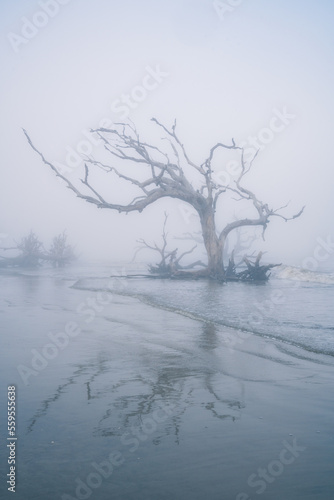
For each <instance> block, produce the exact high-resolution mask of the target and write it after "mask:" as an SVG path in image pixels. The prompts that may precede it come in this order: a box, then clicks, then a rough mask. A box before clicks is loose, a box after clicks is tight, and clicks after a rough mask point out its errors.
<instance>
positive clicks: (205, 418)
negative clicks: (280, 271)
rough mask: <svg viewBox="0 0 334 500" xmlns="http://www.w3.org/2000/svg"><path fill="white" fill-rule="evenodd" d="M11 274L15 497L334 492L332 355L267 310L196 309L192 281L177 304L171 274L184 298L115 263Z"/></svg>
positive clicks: (9, 363) (128, 498) (7, 286)
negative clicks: (243, 323)
mask: <svg viewBox="0 0 334 500" xmlns="http://www.w3.org/2000/svg"><path fill="white" fill-rule="evenodd" d="M0 281H1V294H2V301H1V328H2V363H1V368H0V370H1V380H2V384H1V393H2V396H1V398H2V401H5V400H6V390H7V386H8V385H13V384H14V385H16V388H17V412H18V417H17V418H18V428H17V438H18V439H17V463H16V466H17V484H16V493H15V495H16V496H15V498H17V499H18V500H33V499H34V500H42V499H43V500H44V499H45V498H50V499H52V500H53V499H63V500H69V499H73V498H77V499H84V498H92V499H94V500H109V499H112V498H113V499H119V500H157V499H166V500H188V499H189V500H190V499H196V500H206V499H210V500H218V499H219V500H221V499H227V500H229V499H231V500H232V499H233V500H234V499H235V500H248V499H254V498H258V497H259V498H263V499H270V500H282V499H284V500H296V499H303V500H304V499H317V500H327V499H328V500H330V499H332V497H333V491H334V474H333V468H334V432H333V417H334V411H333V410H334V398H333V390H334V389H333V368H334V361H333V356H331V355H329V354H326V353H325V352H323V353H322V352H315V350H312V349H310V348H303V347H301V346H298V345H296V342H291V343H289V342H284V341H283V340H282V339H278V338H275V337H274V336H273V335H272V332H273V331H274V330H273V329H270V321H271V320H269V319H268V321H267V329H268V331H267V335H266V334H265V332H264V334H263V335H258V334H255V333H252V332H250V331H249V330H247V331H246V330H241V329H236V328H231V327H228V326H226V325H224V324H221V323H219V322H218V321H214V318H211V319H210V318H209V317H204V315H200V314H199V315H197V316H196V315H195V314H193V315H192V313H191V311H192V309H191V304H193V303H194V300H195V297H194V296H192V295H191V294H192V292H191V290H189V298H188V301H189V307H188V308H185V307H184V304H182V302H181V299H178V303H179V304H178V305H179V310H177V307H174V308H173V307H172V306H171V303H168V301H167V300H166V287H167V288H168V294H171V295H172V296H173V297H179V296H181V295H182V294H183V295H185V289H184V288H183V287H184V286H185V285H184V284H182V285H179V284H177V283H176V284H170V283H169V284H167V285H166V287H165V285H161V287H165V288H164V289H165V292H162V291H161V288H160V289H158V288H156V289H154V286H155V287H157V285H153V284H152V285H149V287H150V288H149V289H150V290H151V292H150V293H151V294H152V295H149V292H148V291H147V292H146V293H144V292H143V289H142V288H140V286H142V287H147V286H148V285H146V284H142V285H140V283H139V282H136V284H131V283H130V284H127V288H126V289H124V286H123V285H122V282H121V280H118V282H117V284H113V285H112V286H110V281H107V277H106V276H104V277H103V276H100V277H99V278H95V279H92V278H91V277H87V276H85V277H81V278H80V279H78V276H76V277H74V276H67V277H66V276H63V275H60V274H57V273H53V274H49V275H48V274H45V273H44V274H43V273H36V274H33V273H31V274H29V273H28V274H25V275H22V274H13V273H7V274H3V275H1V276H0ZM173 286H174V290H173ZM180 286H181V288H180ZM191 286H192V285H191V284H188V287H189V289H190V288H191ZM210 286H211V285H209V284H207V285H205V284H204V285H200V287H202V288H201V290H200V293H201V294H202V302H203V301H205V300H207V304H206V305H205V304H204V306H203V307H204V309H205V310H206V311H209V310H210V307H211V306H210V301H209V300H208V297H210V296H211V295H210V294H211V293H212V288H210ZM277 286H279V285H277ZM282 286H283V285H282ZM113 287H114V289H113ZM138 287H139V288H138ZM152 287H153V288H152ZM159 287H160V285H159ZM205 287H206V288H205ZM159 290H160V291H159ZM231 290H232V288H231ZM233 290H235V291H234V292H233V293H234V294H235V297H236V296H237V294H238V293H240V301H241V300H242V294H243V293H244V292H243V290H242V289H241V288H240V292H238V291H237V289H236V287H234V288H233ZM258 290H260V291H258ZM266 290H267V291H266ZM268 290H269V288H267V289H266V288H265V287H261V288H257V289H256V294H263V296H264V297H267V296H268ZM316 293H319V291H317V292H316ZM164 294H165V295H164ZM205 294H206V295H205ZM152 297H153V298H154V297H155V298H156V301H155V302H154V300H153V298H152ZM204 297H207V298H206V299H205V298H204ZM149 299H150V300H149ZM151 299H152V300H151ZM257 299H258V296H257V298H256V300H257ZM222 307H223V304H222ZM231 307H232V306H231ZM197 310H200V308H199V307H198V308H197ZM271 317H272V315H271ZM325 326H326V325H325ZM261 328H262V329H264V330H265V328H266V325H265V324H262V325H261ZM285 328H288V327H287V326H286V327H285ZM326 328H327V327H326ZM259 333H262V330H260V332H259ZM3 421H4V419H3ZM4 435H5V436H6V428H5V426H4ZM7 455H8V452H7V450H6V448H5V446H2V448H1V468H2V470H3V475H2V478H3V479H2V484H1V491H2V494H1V498H7V497H8V498H10V495H11V493H10V492H8V491H7V486H6V484H5V480H4V476H5V474H7V473H8V470H7V469H8V464H7Z"/></svg>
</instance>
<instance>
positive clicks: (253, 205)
mask: <svg viewBox="0 0 334 500" xmlns="http://www.w3.org/2000/svg"><path fill="white" fill-rule="evenodd" d="M152 121H153V122H154V123H155V124H156V125H157V126H158V127H159V128H160V129H161V130H162V131H163V134H164V137H163V139H164V144H166V145H167V146H166V147H161V146H160V147H159V146H157V145H153V144H149V143H147V142H145V141H144V140H142V139H141V138H140V136H139V134H138V132H137V129H136V127H135V126H134V125H133V124H132V123H131V122H130V123H118V124H114V128H109V129H108V128H98V129H95V130H92V131H91V132H92V133H95V134H97V135H98V137H99V138H100V139H101V141H102V143H103V144H104V148H105V150H106V151H107V154H108V155H110V158H111V159H112V160H113V161H110V162H108V163H105V162H104V161H100V160H97V159H95V158H88V157H86V158H85V165H84V176H83V178H82V179H81V184H80V187H78V185H77V184H76V183H75V181H73V182H72V181H70V180H69V179H68V178H67V177H66V176H65V175H63V174H61V173H60V172H59V170H57V168H56V167H55V165H54V164H53V163H51V162H49V161H48V160H46V159H45V157H44V155H43V154H42V153H41V152H40V151H39V150H38V149H37V148H36V147H35V146H34V144H33V143H32V141H31V139H30V137H29V135H28V133H27V132H26V131H25V130H24V133H25V135H26V137H27V140H28V142H29V144H30V146H31V147H32V149H33V150H34V151H35V152H36V153H38V155H39V156H40V158H41V159H42V161H43V162H44V163H45V164H46V165H47V166H48V167H50V168H51V169H52V170H53V171H54V172H55V174H56V175H57V176H58V177H60V178H61V179H63V181H64V182H65V183H66V185H67V187H68V188H69V189H71V190H72V191H73V192H74V193H75V194H76V196H77V197H79V198H81V199H83V200H85V201H87V202H88V203H91V204H93V205H95V206H96V207H98V208H107V209H111V210H116V211H118V212H123V213H129V212H133V211H137V212H142V211H143V210H144V209H145V208H146V207H148V206H150V205H152V204H153V203H156V202H157V201H158V200H161V199H164V198H173V199H178V200H180V201H183V202H185V203H187V204H189V205H191V206H192V207H193V208H194V209H195V211H196V212H197V214H198V217H199V222H200V224H201V230H202V238H203V242H204V246H205V249H206V253H207V267H206V269H204V270H200V271H197V273H199V274H201V275H203V276H209V277H214V278H222V279H224V277H225V273H226V269H225V267H224V262H223V253H224V247H225V244H226V241H227V238H228V236H229V235H230V233H232V232H233V231H235V230H236V229H238V228H241V227H248V226H260V227H262V230H263V234H264V232H265V230H266V228H267V226H268V223H269V222H270V220H271V219H272V218H274V217H280V218H282V219H283V220H284V221H288V220H291V219H295V218H297V217H299V216H300V215H301V214H302V212H303V210H304V208H302V209H301V210H300V211H299V212H298V213H296V214H295V215H292V216H290V217H287V216H285V215H283V214H282V212H281V209H283V208H285V206H284V207H281V208H278V209H274V208H271V207H270V206H269V204H268V203H265V202H262V201H261V200H260V199H259V198H258V196H257V195H256V194H255V193H254V192H253V191H251V190H250V189H249V188H247V187H245V185H244V182H245V178H246V176H247V174H248V173H249V172H250V170H251V169H252V166H253V162H254V160H255V158H256V156H257V154H258V152H256V153H255V154H254V155H253V156H252V157H251V158H247V159H246V156H248V155H247V154H245V149H244V148H243V147H241V146H237V145H236V143H235V141H234V140H233V139H232V142H231V144H230V145H226V144H223V143H221V142H218V143H216V144H215V145H214V146H213V147H212V148H211V149H210V151H209V153H208V156H207V157H206V158H205V159H204V160H203V161H201V162H197V163H195V162H194V161H193V160H192V159H191V158H190V156H189V155H188V153H187V151H186V149H185V147H184V145H183V143H182V142H181V140H180V139H179V137H178V135H177V134H176V122H174V125H173V126H172V127H171V129H168V128H167V127H166V126H164V125H163V124H161V123H160V122H159V121H158V120H157V119H156V118H152ZM221 150H234V151H236V152H237V153H238V154H239V161H240V168H239V174H238V175H237V178H236V179H235V181H234V182H232V183H229V184H224V183H222V182H221V181H220V180H219V178H218V177H217V176H216V175H215V174H214V170H213V163H214V161H215V159H216V155H217V153H218V151H221ZM115 161H117V162H118V164H123V169H122V170H120V169H119V167H118V166H117V167H116V166H115ZM133 166H136V167H137V168H136V175H133ZM94 168H95V169H96V168H97V169H99V170H102V171H104V172H105V174H106V182H107V183H109V186H110V193H111V194H110V197H111V199H110V200H108V199H107V198H106V197H105V195H104V194H103V193H102V192H101V190H100V189H99V190H98V189H97V188H96V187H94V184H92V182H91V177H90V174H91V170H93V169H94ZM129 169H130V170H129ZM113 175H114V176H116V177H118V179H120V180H121V181H123V182H124V183H127V184H131V185H132V186H135V188H136V190H137V194H136V196H135V197H134V198H133V199H132V201H128V202H125V203H123V204H121V203H117V202H115V201H113V199H115V198H114V197H115V195H116V193H115V191H114V192H112V191H113V188H112V176H113ZM228 193H233V195H234V196H236V199H237V201H243V202H245V203H248V204H249V214H250V215H249V217H242V218H240V219H238V220H233V221H231V222H228V223H227V224H226V225H225V227H224V228H223V229H221V230H218V229H217V220H216V211H217V209H218V205H217V204H218V200H220V198H221V197H222V196H225V195H227V194H228ZM223 206H224V205H221V207H223ZM218 211H219V212H222V211H223V208H219V210H218Z"/></svg>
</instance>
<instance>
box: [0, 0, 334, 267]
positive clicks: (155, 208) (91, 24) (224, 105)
mask: <svg viewBox="0 0 334 500" xmlns="http://www.w3.org/2000/svg"><path fill="white" fill-rule="evenodd" d="M55 1H56V0H54V1H51V0H50V2H48V1H47V0H45V1H43V0H40V1H32V0H16V1H15V2H10V1H9V0H7V1H2V2H1V3H0V10H1V12H0V26H1V34H2V44H1V58H2V78H1V83H0V85H1V99H2V113H1V118H0V120H1V136H2V151H1V159H2V164H1V180H0V233H1V234H2V244H1V245H0V246H8V245H11V243H12V241H13V239H18V238H20V237H21V236H23V235H24V234H26V233H28V232H29V231H30V229H33V230H34V231H35V232H36V233H37V234H38V235H40V237H41V238H42V239H43V240H45V242H49V241H50V240H51V238H52V237H53V236H54V235H55V234H57V233H59V232H61V231H63V230H64V229H66V230H67V232H68V235H69V238H70V240H71V241H72V242H73V243H75V245H76V247H77V249H78V251H79V253H81V254H82V255H83V256H86V257H89V258H97V259H105V258H108V259H110V260H118V259H122V260H127V259H129V260H130V259H131V258H132V256H133V249H134V247H135V246H136V240H137V239H138V238H145V239H147V240H152V239H156V240H158V239H159V235H160V233H161V226H162V222H163V213H164V210H168V212H169V213H170V221H169V222H170V227H169V229H170V232H171V233H174V234H176V235H180V234H182V232H186V231H190V230H195V231H196V230H198V229H199V226H197V225H196V221H195V219H194V218H193V217H190V218H187V217H186V218H185V217H184V211H183V208H182V206H180V205H181V203H180V202H178V201H171V202H168V201H166V200H164V201H161V202H159V203H158V204H156V205H152V206H151V207H149V208H148V209H147V210H146V211H144V212H143V213H142V214H138V213H132V214H129V215H127V216H126V215H124V214H118V213H114V212H112V211H108V210H105V211H101V210H98V209H96V208H95V207H94V206H92V205H90V204H87V203H85V202H84V201H82V200H79V199H76V198H75V196H74V194H73V193H72V192H71V191H70V190H68V189H66V187H65V185H64V184H63V183H62V182H60V181H59V180H57V179H56V178H55V176H54V174H53V173H52V172H51V170H48V169H47V167H46V166H45V165H43V164H42V162H41V161H40V159H39V158H38V156H37V155H36V154H35V153H34V152H33V151H32V150H31V149H30V147H29V146H28V144H27V142H26V140H25V137H24V135H23V133H22V130H21V128H22V127H24V128H25V129H27V131H28V132H29V134H30V135H31V137H32V139H33V141H34V143H35V144H36V145H37V146H38V147H39V149H41V150H42V151H43V153H44V155H45V156H46V157H47V158H48V159H49V160H50V161H54V162H56V163H58V164H60V165H63V166H64V165H66V155H67V154H68V153H69V151H71V152H72V151H75V150H76V149H77V148H78V147H79V149H80V147H81V148H84V147H85V146H84V144H82V141H85V142H86V145H87V137H86V136H85V131H87V130H89V129H90V128H95V127H97V126H98V125H99V123H100V122H101V120H102V119H104V118H108V119H109V120H112V121H118V120H120V119H121V118H123V115H124V114H126V113H127V110H128V111H129V115H128V117H129V118H131V119H132V120H133V121H134V122H135V123H136V125H137V127H138V129H139V130H140V132H141V135H142V137H143V138H145V139H146V140H147V142H150V140H152V141H155V140H158V139H157V131H156V129H155V127H154V125H153V124H152V122H150V118H151V117H152V116H155V117H157V118H158V119H159V120H160V121H163V122H164V123H165V124H166V125H168V126H170V125H171V124H172V123H173V120H174V118H176V119H177V124H178V125H177V126H178V133H179V136H180V137H181V139H182V141H183V143H184V144H185V146H186V148H187V149H188V152H189V154H190V155H191V157H192V159H193V160H194V161H197V162H200V161H203V159H204V158H205V156H206V155H207V153H208V150H209V148H210V147H211V146H213V145H214V144H215V143H216V142H217V141H222V142H225V143H230V141H231V138H232V137H233V138H234V139H235V141H236V142H237V143H238V142H239V143H240V142H244V143H246V144H248V143H249V141H250V140H253V139H249V138H250V137H253V138H255V139H257V140H259V137H262V138H263V140H266V141H267V143H266V144H264V142H261V140H260V145H261V152H260V155H259V157H258V159H257V161H256V163H255V164H254V169H253V172H252V173H251V175H250V176H249V185H250V186H251V187H252V188H253V189H254V190H255V191H256V192H257V193H258V194H259V196H260V198H261V199H262V200H265V201H267V202H269V204H270V205H273V206H274V207H277V206H280V205H284V204H285V203H286V202H288V201H289V200H291V204H290V206H289V207H288V209H287V211H286V213H287V214H292V213H295V212H297V211H298V210H299V209H300V208H301V206H303V205H306V210H305V213H304V215H303V217H302V218H300V219H297V220H295V221H292V222H290V223H288V224H286V223H285V222H284V221H282V220H279V219H275V220H274V221H273V222H272V223H271V224H270V226H269V228H268V232H267V237H266V242H265V243H263V244H261V243H259V249H263V250H267V251H268V260H273V261H277V260H279V261H283V262H286V263H291V264H295V265H300V264H301V261H302V260H303V259H304V258H305V257H307V256H309V255H312V253H313V249H314V247H315V245H316V244H317V242H316V240H317V238H318V237H327V236H328V235H332V236H333V239H334V230H333V222H332V214H333V212H334V201H333V196H332V192H333V181H334V165H333V159H332V158H333V155H332V144H333V139H332V137H333V120H332V117H333V107H334V106H333V103H334V100H333V98H332V92H333V88H334V81H333V80H334V79H333V76H334V72H333V46H334V43H333V42H334V40H333V39H334V31H333V25H334V3H333V2H331V1H329V0H328V1H326V0H320V1H315V0H313V1H310V0H294V1H291V0H290V1H288V0H281V1H279V2H278V1H277V0H275V1H274V0H258V1H255V0H244V1H240V2H236V1H233V2H232V1H230V2H229V1H227V2H216V8H215V5H214V2H212V1H211V0H209V1H207V0H184V1H177V0H170V1H168V2H165V1H149V0H137V1H135V0H128V1H122V2H120V1H115V0H94V1H93V0H69V1H66V0H62V1H61V2H60V1H59V3H56V4H55ZM60 3H61V4H62V5H60ZM238 3H239V5H238V6H234V7H232V6H231V5H232V4H233V5H236V4H238ZM219 4H220V11H219V12H217V10H219ZM42 5H44V9H45V10H43V8H42ZM224 5H225V7H224ZM226 6H227V7H228V8H226ZM50 9H51V10H50ZM52 9H53V10H52ZM45 11H46V12H49V13H52V16H53V17H51V14H46V13H45ZM41 12H44V14H42V15H40V13H41ZM38 13H39V14H38ZM32 20H35V23H37V24H40V25H43V26H41V27H38V28H34V25H31V24H29V23H30V22H32ZM152 74H153V76H152ZM148 75H150V76H148ZM154 75H156V76H154ZM157 75H158V76H157ZM143 82H145V85H146V86H147V89H146V90H144V91H143V90H140V88H141V89H142V88H143ZM139 87H140V88H139ZM124 94H129V95H130V96H131V95H134V96H135V98H136V99H134V98H132V100H131V105H128V104H126V105H124V103H123V106H122V107H120V104H121V102H120V101H121V100H122V95H124ZM280 114H281V115H282V114H283V116H284V117H285V118H283V121H282V120H281V121H280V123H279V124H280V125H282V124H283V125H284V126H280V127H278V121H277V119H275V121H274V122H273V118H274V117H277V116H280ZM273 123H275V125H276V126H277V127H276V128H279V131H278V130H276V129H275V131H274V133H273V137H272V138H270V136H269V139H270V140H269V139H268V133H266V132H263V130H264V129H268V127H269V126H271V125H270V124H273ZM267 139H268V140H267ZM80 144H81V146H79V145H80ZM94 153H96V154H97V151H96V147H94V148H93V154H94ZM73 161H74V160H73ZM74 163H75V161H74ZM79 172H80V168H74V170H73V172H72V173H71V174H70V175H71V178H72V176H73V178H75V177H77V175H78V174H79ZM108 182H109V180H108ZM122 194H123V193H122ZM126 194H127V193H126V189H125V190H124V196H125V198H124V199H127V198H126ZM226 210H227V212H226V211H225V212H224V216H225V217H226V218H227V219H228V218H233V213H234V212H233V209H232V208H230V206H229V205H228V206H227V207H226ZM236 210H238V207H237V208H236ZM187 219H188V223H187ZM5 235H7V236H5ZM331 262H332V264H333V267H334V259H333V260H332V261H331Z"/></svg>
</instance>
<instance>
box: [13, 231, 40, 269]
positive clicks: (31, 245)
mask: <svg viewBox="0 0 334 500" xmlns="http://www.w3.org/2000/svg"><path fill="white" fill-rule="evenodd" d="M17 249H18V250H19V251H20V252H21V255H20V256H19V257H18V258H17V259H18V261H17V262H18V263H20V265H21V266H22V267H37V266H38V265H39V263H40V259H41V258H42V256H43V255H44V249H43V243H42V242H41V241H40V240H39V238H38V237H37V236H36V234H35V233H34V232H33V231H30V233H29V234H28V236H25V237H23V238H21V240H20V241H19V243H18V244H17Z"/></svg>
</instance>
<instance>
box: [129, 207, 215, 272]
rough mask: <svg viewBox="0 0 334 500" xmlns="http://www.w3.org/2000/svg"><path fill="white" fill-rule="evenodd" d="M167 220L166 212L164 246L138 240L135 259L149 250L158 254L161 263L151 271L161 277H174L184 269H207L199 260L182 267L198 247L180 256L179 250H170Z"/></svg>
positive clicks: (152, 267) (153, 266)
mask: <svg viewBox="0 0 334 500" xmlns="http://www.w3.org/2000/svg"><path fill="white" fill-rule="evenodd" d="M167 220H168V215H167V213H166V212H165V219H164V223H163V228H162V235H161V237H162V244H161V245H160V246H159V245H158V244H157V243H155V242H154V243H153V244H149V243H147V242H146V241H145V240H143V239H140V240H138V243H140V246H139V247H138V249H137V251H136V253H135V255H134V258H135V257H136V255H137V254H138V252H140V251H141V250H144V249H149V250H153V251H154V252H158V253H159V255H160V262H159V263H158V264H157V265H150V266H149V270H150V272H151V273H152V274H160V275H168V276H174V275H175V274H176V273H178V271H180V270H184V269H193V268H194V267H196V266H203V267H206V266H205V264H203V262H202V261H200V260H197V261H196V262H192V263H191V264H188V265H181V264H180V261H181V260H182V259H183V257H185V256H186V255H189V254H191V253H192V252H193V251H194V250H195V249H196V248H197V245H195V246H193V247H192V248H191V249H190V250H186V251H185V252H183V253H181V255H178V251H179V249H178V248H174V249H173V250H169V249H168V243H167V238H168V233H167V231H166V225H167Z"/></svg>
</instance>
